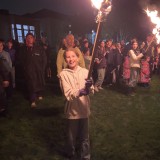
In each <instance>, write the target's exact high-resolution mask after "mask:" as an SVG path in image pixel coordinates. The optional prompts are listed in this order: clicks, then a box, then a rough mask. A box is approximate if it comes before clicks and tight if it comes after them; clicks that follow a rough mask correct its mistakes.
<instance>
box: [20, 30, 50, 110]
mask: <svg viewBox="0 0 160 160" xmlns="http://www.w3.org/2000/svg"><path fill="white" fill-rule="evenodd" d="M20 53H21V56H22V57H21V60H22V64H23V70H24V78H25V79H24V80H25V83H26V86H27V91H28V94H29V100H30V103H31V107H32V108H34V107H36V106H37V105H36V100H37V99H38V100H42V99H43V97H42V92H43V90H44V85H45V67H46V62H47V58H46V54H45V51H44V49H43V48H42V47H40V46H36V45H35V37H34V35H33V34H32V33H28V34H27V35H26V43H25V46H23V47H22V48H21V52H20Z"/></svg>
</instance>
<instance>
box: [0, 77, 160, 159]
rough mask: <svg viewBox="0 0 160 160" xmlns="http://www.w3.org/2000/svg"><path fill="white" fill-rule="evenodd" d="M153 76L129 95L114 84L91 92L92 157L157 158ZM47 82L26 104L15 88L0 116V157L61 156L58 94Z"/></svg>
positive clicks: (158, 106)
mask: <svg viewBox="0 0 160 160" xmlns="http://www.w3.org/2000/svg"><path fill="white" fill-rule="evenodd" d="M159 81H160V80H159V78H158V77H156V76H154V78H153V80H152V83H151V87H150V88H140V87H138V88H137V94H136V96H135V97H129V96H126V95H124V94H122V93H121V92H119V91H117V90H116V89H115V88H105V90H103V91H101V92H99V93H95V95H92V96H91V104H92V106H91V112H92V113H91V117H90V140H91V157H92V160H160V94H159V93H158V91H159V85H160V82H159ZM56 88H57V87H56V86H52V85H50V86H47V88H46V92H45V99H44V100H43V101H42V102H39V104H38V106H39V107H38V108H37V109H35V110H31V109H30V106H29V103H28V101H27V100H26V99H24V97H23V95H21V93H20V92H18V91H16V92H15V93H14V95H13V98H12V100H10V102H9V107H8V114H7V116H6V117H1V118H0V160H63V159H64V158H63V157H62V156H61V155H60V154H59V152H58V151H59V150H60V149H61V148H62V146H63V145H64V141H65V135H66V134H65V119H64V115H63V107H64V98H63V97H62V96H61V94H60V92H59V90H57V89H56Z"/></svg>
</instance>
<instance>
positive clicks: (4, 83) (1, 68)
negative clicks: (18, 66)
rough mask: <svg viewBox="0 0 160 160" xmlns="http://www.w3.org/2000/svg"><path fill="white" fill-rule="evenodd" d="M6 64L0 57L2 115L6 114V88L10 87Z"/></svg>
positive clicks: (0, 103) (0, 109)
mask: <svg viewBox="0 0 160 160" xmlns="http://www.w3.org/2000/svg"><path fill="white" fill-rule="evenodd" d="M6 63H7V62H6V59H5V58H4V57H3V56H2V55H0V115H2V114H3V113H4V112H5V110H6V107H7V98H6V93H5V88H6V87H8V86H9V70H8V67H6V65H5V64H6Z"/></svg>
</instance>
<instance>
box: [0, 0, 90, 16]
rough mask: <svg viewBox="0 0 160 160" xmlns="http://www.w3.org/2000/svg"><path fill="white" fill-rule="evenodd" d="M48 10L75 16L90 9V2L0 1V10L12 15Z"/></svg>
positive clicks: (46, 0) (68, 0)
mask: <svg viewBox="0 0 160 160" xmlns="http://www.w3.org/2000/svg"><path fill="white" fill-rule="evenodd" d="M44 8H46V9H50V10H54V11H59V12H62V13H66V14H76V13H77V12H78V13H79V12H83V11H84V10H87V9H90V8H91V1H90V0H1V2H0V9H7V10H9V11H10V13H12V14H19V15H22V14H26V13H33V12H36V11H38V10H40V9H44Z"/></svg>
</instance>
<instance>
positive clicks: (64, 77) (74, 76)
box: [60, 66, 90, 119]
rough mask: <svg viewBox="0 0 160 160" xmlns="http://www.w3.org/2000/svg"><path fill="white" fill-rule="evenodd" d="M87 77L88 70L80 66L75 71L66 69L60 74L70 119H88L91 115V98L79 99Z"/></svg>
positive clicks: (67, 114)
mask: <svg viewBox="0 0 160 160" xmlns="http://www.w3.org/2000/svg"><path fill="white" fill-rule="evenodd" d="M87 75H88V70H87V69H85V68H81V67H80V66H78V67H77V69H76V70H75V71H74V70H71V69H67V68H66V69H63V71H62V72H61V73H60V86H61V89H62V91H63V94H64V96H65V98H66V103H65V115H66V118H68V119H80V118H88V116H89V115H90V99H89V96H81V97H79V91H80V89H82V88H84V87H85V79H86V78H87Z"/></svg>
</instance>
